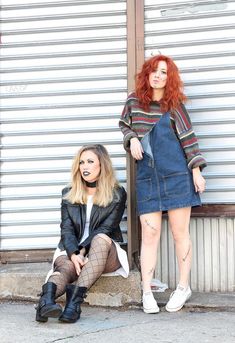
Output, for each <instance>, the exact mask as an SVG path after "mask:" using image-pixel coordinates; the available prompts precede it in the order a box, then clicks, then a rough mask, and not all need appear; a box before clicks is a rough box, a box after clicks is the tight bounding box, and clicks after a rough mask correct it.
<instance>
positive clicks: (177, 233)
mask: <svg viewBox="0 0 235 343" xmlns="http://www.w3.org/2000/svg"><path fill="white" fill-rule="evenodd" d="M172 236H173V239H174V241H175V242H176V243H178V242H182V241H186V240H190V235H189V231H188V230H177V229H176V230H172Z"/></svg>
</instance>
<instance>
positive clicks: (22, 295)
mask: <svg viewBox="0 0 235 343" xmlns="http://www.w3.org/2000/svg"><path fill="white" fill-rule="evenodd" d="M50 267H51V263H19V264H6V265H2V266H1V271H0V299H12V300H25V301H26V300H27V301H37V300H38V296H37V294H38V293H40V292H41V287H42V285H43V283H44V280H45V277H46V275H47V272H48V271H49V270H50ZM59 300H61V301H62V302H64V300H65V297H64V296H63V297H61V298H60V299H59ZM86 302H87V303H88V304H90V305H97V306H112V307H119V306H129V305H133V304H140V302H141V288H140V273H139V272H138V271H131V273H130V275H129V277H128V278H127V279H125V278H123V277H121V276H109V277H108V276H102V277H101V278H100V279H99V280H98V281H97V282H96V284H95V285H94V286H93V287H92V288H91V289H90V290H89V293H88V296H87V298H86Z"/></svg>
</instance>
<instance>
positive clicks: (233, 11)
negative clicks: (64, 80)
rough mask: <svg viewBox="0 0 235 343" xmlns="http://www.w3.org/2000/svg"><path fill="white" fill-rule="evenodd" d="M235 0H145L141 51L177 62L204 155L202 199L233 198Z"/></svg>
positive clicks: (224, 200)
mask: <svg viewBox="0 0 235 343" xmlns="http://www.w3.org/2000/svg"><path fill="white" fill-rule="evenodd" d="M234 19H235V1H197V2H195V1H190V0H189V1H170V0H169V1H162V2H161V1H157V2H156V1H155V0H145V55H146V56H147V57H149V56H150V55H151V54H158V53H159V52H160V53H162V54H165V55H169V56H171V57H173V59H174V60H175V61H176V63H177V65H178V67H179V68H180V71H181V75H182V78H183V80H184V82H185V91H186V94H187V96H188V98H189V102H188V104H187V108H188V110H189V113H190V116H191V118H192V122H193V125H194V129H195V132H196V134H197V136H198V138H199V143H200V148H201V150H202V152H203V154H204V156H205V158H206V159H207V161H208V167H207V168H206V169H205V172H204V175H205V177H206V179H207V190H206V192H205V193H204V194H203V196H202V200H203V202H204V203H227V204H229V203H235V184H234V178H235V173H234V164H235V114H234V109H235V102H234V95H235V82H234V81H235V63H234V53H235V50H234V43H235V24H234V22H235V21H234Z"/></svg>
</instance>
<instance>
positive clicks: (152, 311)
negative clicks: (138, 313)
mask: <svg viewBox="0 0 235 343" xmlns="http://www.w3.org/2000/svg"><path fill="white" fill-rule="evenodd" d="M143 311H144V313H148V314H154V313H159V311H160V310H159V308H157V309H156V308H150V309H147V308H143Z"/></svg>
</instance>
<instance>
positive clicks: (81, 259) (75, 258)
mask: <svg viewBox="0 0 235 343" xmlns="http://www.w3.org/2000/svg"><path fill="white" fill-rule="evenodd" d="M70 259H71V261H72V262H73V264H74V267H75V269H76V273H77V275H79V274H80V273H81V270H82V267H83V266H84V264H86V263H87V258H86V257H85V256H83V255H82V254H79V255H76V254H72V255H71V258H70Z"/></svg>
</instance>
